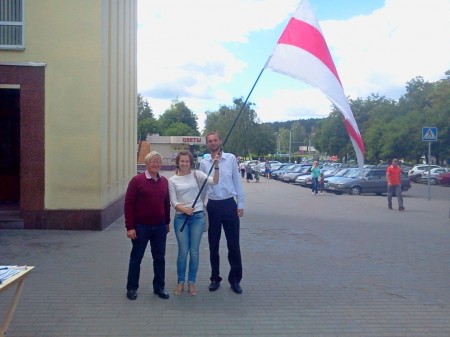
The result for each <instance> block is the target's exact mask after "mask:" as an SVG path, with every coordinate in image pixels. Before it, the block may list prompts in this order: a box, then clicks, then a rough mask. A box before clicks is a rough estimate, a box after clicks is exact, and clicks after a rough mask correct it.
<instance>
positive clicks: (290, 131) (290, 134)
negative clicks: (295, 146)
mask: <svg viewBox="0 0 450 337" xmlns="http://www.w3.org/2000/svg"><path fill="white" fill-rule="evenodd" d="M291 145H292V130H289V162H291Z"/></svg>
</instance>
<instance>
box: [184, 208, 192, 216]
mask: <svg viewBox="0 0 450 337" xmlns="http://www.w3.org/2000/svg"><path fill="white" fill-rule="evenodd" d="M183 212H184V214H186V215H192V214H194V209H193V208H192V207H185V208H184V211H183Z"/></svg>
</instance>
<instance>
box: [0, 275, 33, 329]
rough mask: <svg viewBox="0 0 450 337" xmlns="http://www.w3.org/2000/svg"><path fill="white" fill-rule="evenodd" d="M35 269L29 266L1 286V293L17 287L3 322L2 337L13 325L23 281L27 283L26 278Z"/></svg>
mask: <svg viewBox="0 0 450 337" xmlns="http://www.w3.org/2000/svg"><path fill="white" fill-rule="evenodd" d="M33 268H34V267H32V266H27V267H26V269H24V270H20V272H18V273H17V274H15V275H13V276H11V277H10V278H8V279H7V280H5V281H3V282H2V284H0V293H2V292H4V291H5V290H7V289H8V288H10V287H13V286H16V292H15V293H14V296H13V298H12V301H11V304H10V305H9V309H8V312H7V313H6V317H5V319H4V320H3V323H2V326H1V327H0V336H1V337H3V336H5V335H6V330H8V327H9V323H11V321H12V319H13V316H14V312H15V311H16V308H17V303H19V298H20V294H21V293H22V288H23V281H25V278H26V277H27V276H28V275H30V272H31V271H32V270H33Z"/></svg>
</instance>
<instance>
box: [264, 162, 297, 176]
mask: <svg viewBox="0 0 450 337" xmlns="http://www.w3.org/2000/svg"><path fill="white" fill-rule="evenodd" d="M297 165H298V164H294V163H288V165H286V166H284V167H282V168H280V169H278V170H275V171H273V172H272V173H271V176H272V179H275V180H279V179H280V176H281V175H282V174H284V172H286V171H289V170H293V169H294V168H295V167H296V166H297Z"/></svg>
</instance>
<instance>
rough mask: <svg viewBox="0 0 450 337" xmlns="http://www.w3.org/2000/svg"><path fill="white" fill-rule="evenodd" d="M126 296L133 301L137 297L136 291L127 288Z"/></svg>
mask: <svg viewBox="0 0 450 337" xmlns="http://www.w3.org/2000/svg"><path fill="white" fill-rule="evenodd" d="M127 298H128V299H129V300H132V301H134V300H135V299H136V298H137V291H136V290H134V289H130V290H127Z"/></svg>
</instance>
